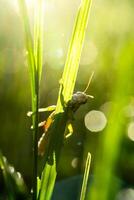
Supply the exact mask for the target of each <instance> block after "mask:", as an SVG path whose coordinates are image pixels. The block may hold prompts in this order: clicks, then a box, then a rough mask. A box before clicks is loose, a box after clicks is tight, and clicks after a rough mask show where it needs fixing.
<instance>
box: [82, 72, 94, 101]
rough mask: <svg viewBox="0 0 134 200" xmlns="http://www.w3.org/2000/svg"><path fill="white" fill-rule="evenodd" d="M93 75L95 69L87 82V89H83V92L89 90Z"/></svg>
mask: <svg viewBox="0 0 134 200" xmlns="http://www.w3.org/2000/svg"><path fill="white" fill-rule="evenodd" d="M93 75H94V71H93V72H92V74H91V76H90V78H89V81H88V84H87V86H86V88H85V90H84V91H83V93H86V91H87V90H88V88H89V85H90V83H91V81H92V78H93ZM89 96H90V95H89ZM90 97H91V98H93V96H90Z"/></svg>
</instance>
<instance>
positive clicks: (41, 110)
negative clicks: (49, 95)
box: [27, 105, 56, 117]
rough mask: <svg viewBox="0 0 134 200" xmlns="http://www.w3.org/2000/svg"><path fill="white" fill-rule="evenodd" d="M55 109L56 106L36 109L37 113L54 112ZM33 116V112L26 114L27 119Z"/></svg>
mask: <svg viewBox="0 0 134 200" xmlns="http://www.w3.org/2000/svg"><path fill="white" fill-rule="evenodd" d="M55 108H56V105H52V106H48V107H46V108H39V109H38V112H39V113H40V112H51V111H54V110H55ZM34 114H35V112H32V111H29V112H28V113H27V116H28V117H31V116H32V115H34Z"/></svg>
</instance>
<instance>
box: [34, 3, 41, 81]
mask: <svg viewBox="0 0 134 200" xmlns="http://www.w3.org/2000/svg"><path fill="white" fill-rule="evenodd" d="M34 19H35V23H34V55H35V62H36V68H37V71H38V77H39V82H40V80H41V74H42V51H43V46H42V44H43V41H42V33H43V1H42V0H39V1H35V5H34Z"/></svg>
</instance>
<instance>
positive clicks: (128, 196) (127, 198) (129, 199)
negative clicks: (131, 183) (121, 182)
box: [116, 188, 134, 200]
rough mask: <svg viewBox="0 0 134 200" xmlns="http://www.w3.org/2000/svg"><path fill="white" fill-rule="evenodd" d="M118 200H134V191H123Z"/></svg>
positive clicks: (130, 189) (129, 189) (118, 195)
mask: <svg viewBox="0 0 134 200" xmlns="http://www.w3.org/2000/svg"><path fill="white" fill-rule="evenodd" d="M116 200H134V189H132V188H128V189H124V190H121V191H120V192H119V193H118V194H117V197H116Z"/></svg>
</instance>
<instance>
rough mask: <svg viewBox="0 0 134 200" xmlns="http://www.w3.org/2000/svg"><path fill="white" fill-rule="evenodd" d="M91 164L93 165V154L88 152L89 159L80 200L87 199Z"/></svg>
mask: <svg viewBox="0 0 134 200" xmlns="http://www.w3.org/2000/svg"><path fill="white" fill-rule="evenodd" d="M90 164H91V154H90V153H89V152H88V155H87V159H86V166H85V171H84V177H83V182H82V188H81V194H80V200H84V199H85V197H86V190H87V184H88V177H89V171H90Z"/></svg>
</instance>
